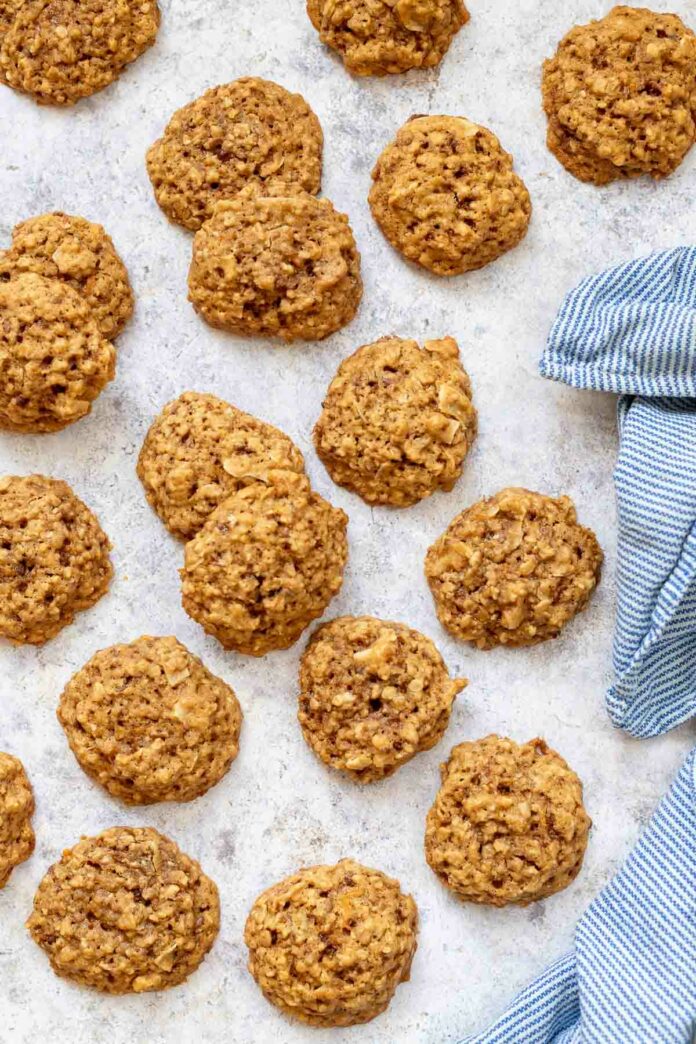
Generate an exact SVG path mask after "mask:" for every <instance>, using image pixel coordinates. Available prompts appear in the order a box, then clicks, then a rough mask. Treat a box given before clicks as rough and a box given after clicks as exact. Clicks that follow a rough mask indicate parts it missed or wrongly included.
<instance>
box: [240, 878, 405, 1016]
mask: <svg viewBox="0 0 696 1044" xmlns="http://www.w3.org/2000/svg"><path fill="white" fill-rule="evenodd" d="M417 932H418V909H417V907H416V904H415V902H414V901H413V899H412V897H411V896H410V895H405V894H404V893H403V892H402V891H401V886H400V885H399V882H398V881H395V880H394V879H393V878H391V877H387V876H386V874H383V873H381V872H380V871H379V870H371V869H370V868H368V867H365V866H361V864H360V863H356V862H355V861H354V860H352V859H342V860H341V861H340V862H339V863H336V864H335V865H334V866H311V867H307V868H306V869H304V870H299V871H298V872H297V873H295V874H292V875H291V876H290V877H287V878H286V879H285V880H284V881H280V882H279V883H278V884H276V885H273V886H272V887H271V888H269V889H267V890H266V891H265V892H263V893H262V894H261V895H260V896H259V897H258V899H257V900H256V902H255V903H254V905H253V906H252V908H251V912H250V913H249V916H248V918H247V922H246V927H245V929H244V939H245V942H246V944H247V947H248V950H249V971H250V972H251V974H252V975H253V977H254V979H255V980H256V982H257V983H258V985H259V987H260V988H261V990H262V992H263V994H264V996H265V998H266V1000H267V1001H269V1002H270V1003H271V1004H273V1005H275V1007H277V1008H279V1009H280V1011H282V1012H284V1013H285V1014H286V1015H290V1016H292V1017H293V1018H295V1019H298V1020H299V1021H300V1022H305V1023H307V1024H308V1025H310V1026H324V1027H328V1026H356V1025H359V1024H361V1023H364V1022H369V1021H370V1020H371V1019H374V1018H375V1017H376V1016H377V1015H380V1014H381V1013H382V1012H383V1011H385V1010H386V1008H387V1007H388V1006H389V1003H390V1001H391V999H392V997H393V995H394V993H395V991H396V988H397V986H399V985H400V983H402V982H407V981H408V979H409V976H410V973H411V963H412V961H413V956H414V954H415V952H416V947H417Z"/></svg>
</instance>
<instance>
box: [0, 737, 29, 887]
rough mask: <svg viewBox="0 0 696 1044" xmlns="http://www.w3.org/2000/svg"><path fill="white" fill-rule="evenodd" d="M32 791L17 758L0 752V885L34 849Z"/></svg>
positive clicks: (1, 885) (2, 884)
mask: <svg viewBox="0 0 696 1044" xmlns="http://www.w3.org/2000/svg"><path fill="white" fill-rule="evenodd" d="M33 814H34V792H33V790H32V789H31V783H30V782H29V780H28V779H27V774H26V772H25V771H24V766H23V765H22V762H21V761H20V760H19V758H14V757H13V756H12V755H11V754H4V753H3V752H2V751H0V888H4V887H5V885H6V884H7V882H8V881H9V879H10V874H11V873H12V871H13V870H14V868H15V867H16V866H19V864H20V863H23V862H24V860H25V859H28V858H29V856H30V855H31V853H32V852H33V851H34V831H33V829H32V826H31V817H32V815H33Z"/></svg>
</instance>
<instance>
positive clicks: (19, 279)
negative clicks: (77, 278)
mask: <svg viewBox="0 0 696 1044" xmlns="http://www.w3.org/2000/svg"><path fill="white" fill-rule="evenodd" d="M115 372H116V352H115V350H114V346H113V345H112V344H111V342H110V341H107V340H106V339H105V338H104V337H103V336H102V334H101V333H100V331H99V327H98V325H97V322H96V320H95V318H94V316H93V314H92V310H91V308H90V306H89V304H88V303H87V301H86V300H85V299H84V297H82V295H81V294H79V293H78V292H77V290H73V288H72V287H71V286H67V285H66V284H65V283H62V282H60V281H59V280H58V279H45V278H44V276H40V275H34V274H33V273H26V274H22V275H17V276H15V277H13V278H12V279H10V280H9V281H3V280H2V279H0V428H4V429H5V430H6V431H16V432H23V433H41V432H51V431H60V429H61V428H65V427H67V426H68V425H69V424H73V423H74V422H75V421H77V420H80V418H81V417H84V416H86V414H88V413H89V412H90V410H91V409H92V403H93V402H94V400H95V399H96V398H97V396H98V395H99V394H100V392H101V391H102V390H103V389H104V387H105V386H106V385H107V384H108V383H109V381H111V380H113V378H114V375H115Z"/></svg>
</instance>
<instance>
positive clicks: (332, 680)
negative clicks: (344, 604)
mask: <svg viewBox="0 0 696 1044" xmlns="http://www.w3.org/2000/svg"><path fill="white" fill-rule="evenodd" d="M465 685H466V680H465V679H464V678H450V676H449V674H448V673H447V668H446V667H445V664H444V661H443V659H442V657H441V656H440V654H439V652H438V651H437V649H436V648H435V646H434V645H433V643H432V642H431V641H430V639H429V638H426V637H425V635H423V634H420V633H419V632H418V631H414V630H412V628H410V627H405V626H404V625H403V624H399V623H391V622H389V621H384V620H376V619H375V618H374V617H371V616H360V617H354V616H342V617H339V618H338V619H336V620H332V621H331V622H330V623H326V624H323V626H321V627H319V628H318V630H316V631H315V632H314V634H313V635H312V638H311V641H310V642H309V645H308V646H307V648H306V649H305V651H304V653H303V655H302V659H301V661H300V697H299V713H298V718H299V722H300V725H301V726H302V732H303V734H304V738H305V739H306V741H307V743H308V744H309V746H310V747H311V748H312V750H313V751H314V753H315V754H316V755H317V756H318V757H319V758H321V760H322V761H323V762H324V763H325V764H327V765H329V766H330V767H331V768H335V769H339V770H340V771H342V772H345V773H346V774H347V775H349V776H350V777H351V778H352V779H354V780H356V781H357V782H359V783H372V782H374V781H375V780H378V779H384V778H385V777H386V776H390V775H391V774H392V773H393V772H396V770H397V769H398V768H400V767H401V766H402V765H404V764H405V763H406V762H407V761H410V760H411V758H412V757H414V756H415V755H416V754H418V753H419V752H420V751H422V750H430V748H431V747H434V746H435V744H436V743H438V742H439V740H440V739H441V738H442V736H443V735H444V733H445V730H446V728H447V726H448V724H449V718H450V711H451V709H452V704H453V702H454V698H455V696H456V695H457V693H458V692H461V690H462V689H463V688H464V687H465Z"/></svg>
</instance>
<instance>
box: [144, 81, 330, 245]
mask: <svg viewBox="0 0 696 1044" xmlns="http://www.w3.org/2000/svg"><path fill="white" fill-rule="evenodd" d="M323 144H324V136H323V134H322V130H321V125H320V123H319V120H318V119H317V117H316V116H315V115H314V113H313V112H312V110H311V109H310V107H309V105H308V104H307V102H306V101H305V100H304V98H303V97H302V96H301V95H300V94H291V93H290V92H289V91H286V90H285V88H284V87H281V86H279V84H277V83H273V82H272V81H271V80H261V79H259V78H258V77H255V76H245V77H243V78H242V79H241V80H235V81H234V82H233V83H226V84H222V85H221V86H219V87H213V88H211V89H210V90H209V91H206V92H205V94H204V95H203V96H202V97H200V98H197V99H196V100H195V101H192V102H190V103H189V104H188V105H185V106H184V107H183V109H179V110H178V111H177V112H175V113H174V115H173V116H172V118H171V120H170V121H169V123H168V124H167V127H166V129H165V132H164V134H163V135H162V137H161V138H160V139H159V140H158V141H156V142H155V143H154V145H153V146H152V147H151V148H150V150H149V151H148V154H147V170H148V174H149V175H150V181H151V182H152V186H153V188H154V190H155V198H156V200H157V202H158V203H159V205H160V207H161V208H162V210H163V211H164V212H165V214H166V215H167V217H169V218H170V219H171V220H172V221H176V222H177V223H178V224H179V225H183V226H184V228H189V229H191V230H192V231H194V232H195V231H197V230H198V229H199V228H200V227H201V225H202V224H203V222H204V221H206V220H207V219H208V218H209V217H211V216H212V213H213V209H214V207H215V205H216V203H219V202H220V200H223V199H229V198H230V197H232V196H234V195H236V193H237V192H239V190H240V189H242V188H244V186H245V185H247V184H248V183H252V184H255V185H259V186H275V185H285V186H287V187H288V188H296V189H304V190H305V191H307V192H310V193H316V192H318V191H319V189H320V187H321V164H322V149H323Z"/></svg>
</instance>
